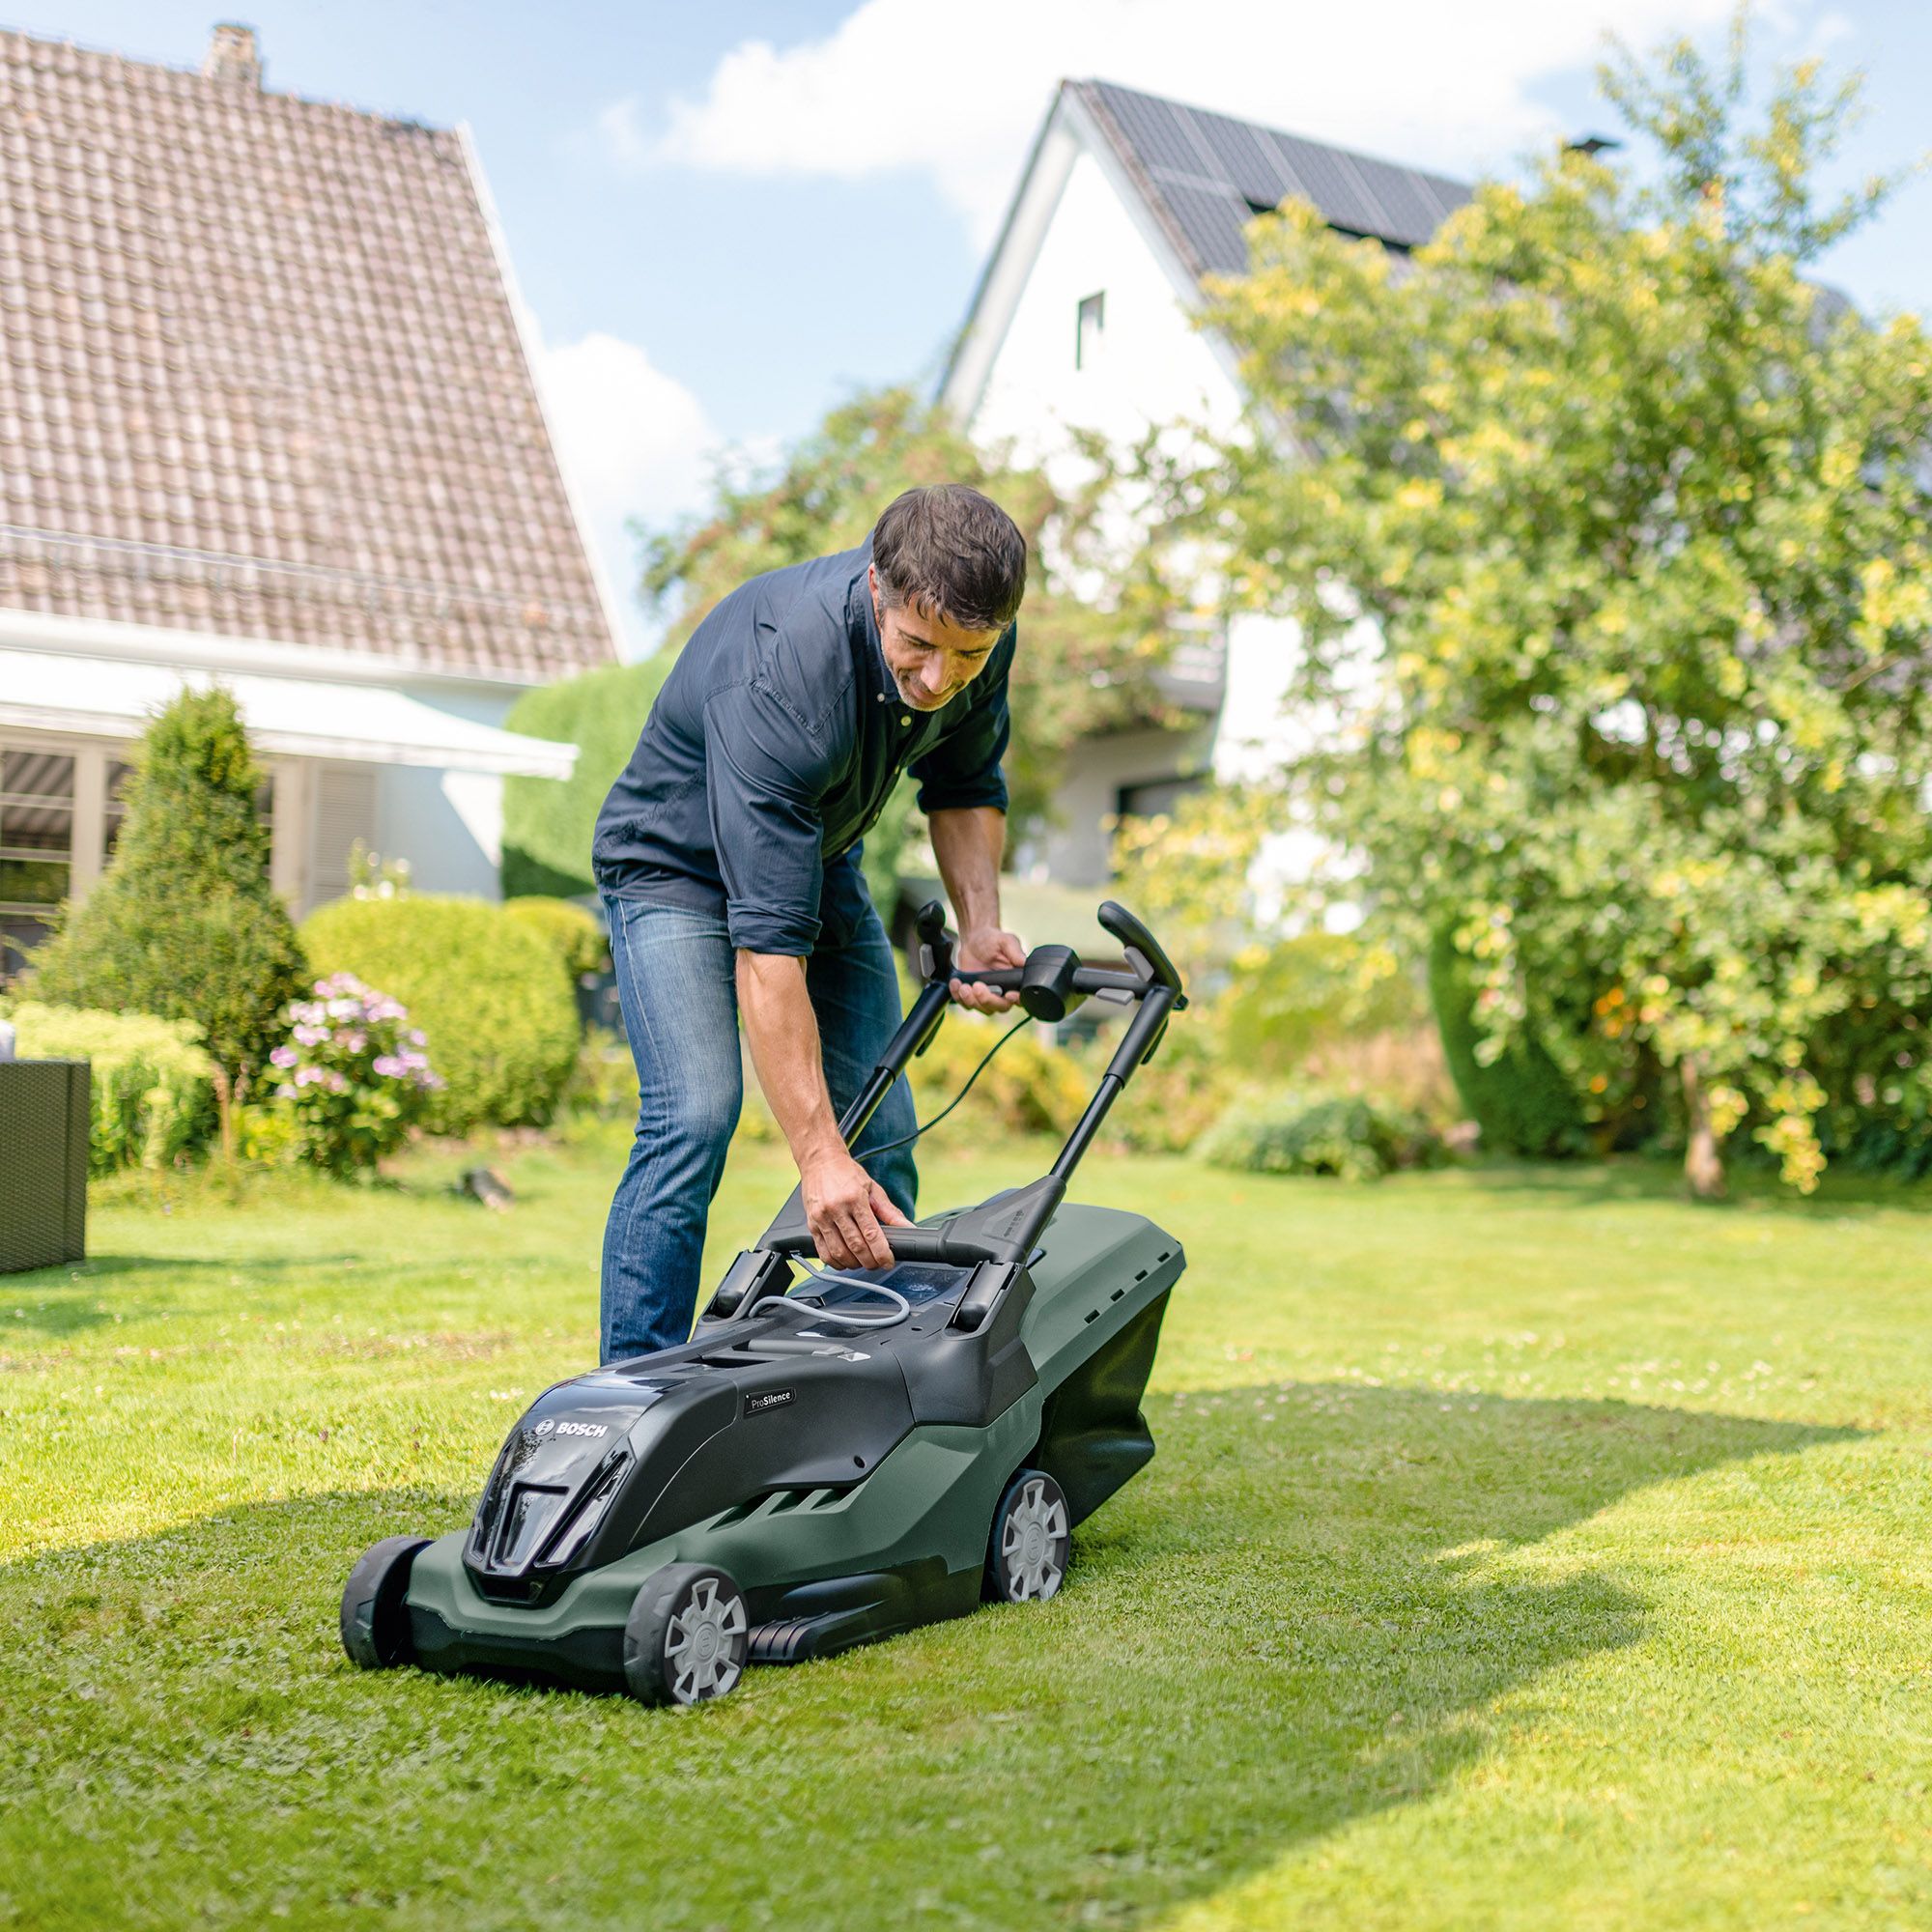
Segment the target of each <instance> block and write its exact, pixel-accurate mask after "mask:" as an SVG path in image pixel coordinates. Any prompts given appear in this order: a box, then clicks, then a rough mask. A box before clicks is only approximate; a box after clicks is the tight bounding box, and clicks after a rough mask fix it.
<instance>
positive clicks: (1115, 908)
mask: <svg viewBox="0 0 1932 1932" xmlns="http://www.w3.org/2000/svg"><path fill="white" fill-rule="evenodd" d="M1095 917H1096V918H1097V919H1098V920H1099V922H1100V924H1101V925H1102V927H1103V928H1104V929H1105V930H1106V931H1108V932H1110V933H1112V934H1113V936H1114V937H1115V938H1116V939H1118V940H1119V941H1120V942H1121V945H1122V947H1123V948H1127V947H1130V948H1132V950H1133V951H1134V952H1138V953H1139V954H1140V955H1141V957H1142V958H1143V959H1145V960H1146V961H1147V963H1148V964H1149V965H1150V966H1151V968H1152V969H1153V977H1154V980H1155V981H1156V983H1158V984H1160V985H1162V986H1166V987H1169V988H1170V989H1171V990H1172V991H1174V992H1176V993H1179V992H1182V991H1184V990H1185V989H1184V988H1183V987H1182V985H1181V983H1180V975H1179V973H1178V972H1177V971H1176V970H1175V965H1174V961H1173V960H1172V959H1170V958H1169V957H1168V956H1167V954H1166V953H1165V952H1162V951H1161V950H1160V941H1159V940H1157V939H1156V938H1155V937H1154V936H1153V934H1152V933H1151V932H1150V931H1149V930H1148V929H1147V927H1146V926H1144V925H1143V924H1142V923H1140V921H1139V920H1137V919H1136V918H1135V917H1134V916H1133V914H1132V913H1130V912H1129V911H1128V910H1127V909H1126V907H1125V906H1123V905H1122V904H1121V903H1120V902H1119V901H1118V900H1116V899H1106V900H1103V901H1102V903H1101V906H1100V910H1099V912H1098V913H1097V914H1096V915H1095Z"/></svg>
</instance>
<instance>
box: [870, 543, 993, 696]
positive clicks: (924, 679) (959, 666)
mask: <svg viewBox="0 0 1932 1932" xmlns="http://www.w3.org/2000/svg"><path fill="white" fill-rule="evenodd" d="M871 579H872V614H873V616H874V617H876V618H877V619H878V624H879V642H880V644H881V645H882V646H883V647H884V650H885V654H886V664H887V667H888V668H889V669H890V670H891V671H892V674H893V682H894V683H895V684H896V685H897V686H898V688H899V696H901V697H902V698H904V699H905V701H906V702H907V703H908V704H909V705H911V706H912V708H913V709H914V710H915V711H937V710H938V709H939V707H940V706H941V705H942V704H945V703H947V702H949V701H950V700H951V699H952V698H954V697H956V696H958V695H959V693H960V692H962V691H964V690H965V689H966V687H967V686H968V685H969V684H971V683H972V682H973V680H974V679H975V678H976V677H978V676H979V675H980V672H981V671H982V670H984V669H985V668H986V665H987V662H988V660H989V659H990V658H991V657H992V655H993V646H994V645H995V644H997V643H998V642H999V641H1000V633H999V632H998V631H962V630H960V629H959V627H958V626H957V625H956V624H949V623H948V622H947V621H946V619H945V618H944V617H940V616H936V615H933V614H931V613H929V612H928V611H926V610H925V609H924V607H923V605H920V604H916V603H908V604H901V605H900V606H899V607H898V609H897V610H889V609H887V607H886V601H885V597H884V595H883V594H882V593H881V591H880V589H879V573H878V572H877V571H876V570H873V571H872V573H871Z"/></svg>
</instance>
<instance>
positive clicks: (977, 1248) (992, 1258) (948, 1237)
mask: <svg viewBox="0 0 1932 1932" xmlns="http://www.w3.org/2000/svg"><path fill="white" fill-rule="evenodd" d="M879 1233H880V1234H882V1235H883V1236H885V1237H886V1245H887V1247H889V1248H891V1249H892V1251H893V1259H894V1260H895V1261H900V1262H943V1263H945V1264H947V1265H949V1266H951V1267H975V1266H977V1265H978V1264H980V1262H996V1261H998V1260H999V1259H1000V1257H999V1255H997V1254H996V1253H994V1251H993V1249H992V1248H991V1246H989V1245H988V1244H987V1243H986V1242H984V1241H976V1240H974V1239H973V1238H972V1236H969V1235H952V1234H949V1233H948V1232H947V1231H946V1230H945V1229H944V1228H888V1227H886V1226H885V1225H883V1224H881V1226H880V1228H879ZM765 1245H766V1246H767V1247H768V1248H769V1249H770V1250H771V1251H772V1253H774V1254H779V1255H810V1254H815V1253H816V1252H817V1250H816V1248H815V1247H814V1246H813V1244H812V1239H811V1236H810V1234H809V1233H804V1232H800V1233H790V1234H783V1235H781V1236H778V1237H777V1238H776V1239H772V1238H770V1237H767V1239H766V1242H765Z"/></svg>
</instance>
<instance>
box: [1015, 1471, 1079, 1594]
mask: <svg viewBox="0 0 1932 1932" xmlns="http://www.w3.org/2000/svg"><path fill="white" fill-rule="evenodd" d="M1067 1528H1068V1525H1067V1520H1066V1505H1065V1502H1064V1501H1063V1500H1062V1499H1061V1498H1060V1497H1059V1496H1057V1495H1054V1494H1052V1493H1051V1492H1049V1491H1048V1489H1047V1486H1046V1483H1045V1480H1044V1479H1043V1478H1041V1477H1038V1476H1035V1477H1033V1478H1032V1479H1031V1480H1030V1481H1029V1482H1028V1483H1027V1484H1026V1485H1025V1487H1024V1488H1022V1490H1021V1491H1020V1492H1019V1495H1018V1496H1017V1497H1016V1498H1015V1499H1014V1502H1013V1504H1012V1507H1011V1508H1010V1509H1009V1510H1008V1511H1007V1520H1006V1521H1005V1522H1004V1523H1003V1524H1002V1525H1001V1526H1000V1567H1001V1569H1002V1570H1003V1571H1004V1572H1005V1575H1006V1578H1007V1583H1008V1586H1009V1590H1010V1592H1011V1594H1012V1596H1013V1598H1014V1599H1015V1600H1016V1601H1023V1600H1025V1599H1027V1598H1036V1599H1038V1600H1041V1601H1044V1599H1046V1598H1048V1597H1050V1596H1052V1595H1053V1593H1054V1592H1055V1591H1056V1590H1057V1589H1059V1588H1060V1585H1061V1583H1062V1582H1063V1581H1064V1580H1065V1576H1066V1544H1067Z"/></svg>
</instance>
